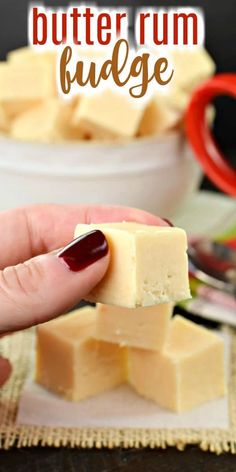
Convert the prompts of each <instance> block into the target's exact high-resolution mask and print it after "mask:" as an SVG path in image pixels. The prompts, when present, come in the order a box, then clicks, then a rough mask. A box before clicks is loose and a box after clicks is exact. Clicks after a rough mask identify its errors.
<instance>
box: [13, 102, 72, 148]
mask: <svg viewBox="0 0 236 472" xmlns="http://www.w3.org/2000/svg"><path fill="white" fill-rule="evenodd" d="M71 113H72V108H71V106H70V102H63V101H60V100H59V99H57V98H52V99H50V100H47V101H44V102H42V103H41V104H39V105H38V106H36V107H34V108H32V109H30V110H28V111H26V112H25V113H22V114H21V115H19V116H17V117H16V118H15V120H13V122H12V125H11V129H10V134H11V136H12V137H13V138H15V139H20V140H25V141H40V142H54V141H60V140H62V139H63V137H64V136H65V134H66V131H67V128H68V127H69V124H68V123H69V120H70V116H71Z"/></svg>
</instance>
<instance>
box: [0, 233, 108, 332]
mask: <svg viewBox="0 0 236 472" xmlns="http://www.w3.org/2000/svg"><path fill="white" fill-rule="evenodd" d="M108 262H109V257H108V244H107V241H106V239H105V236H104V235H103V233H102V232H101V231H98V230H95V231H91V232H90V233H87V234H85V235H83V236H80V237H79V238H77V239H76V240H74V241H72V243H70V244H69V245H68V246H66V248H64V249H63V250H61V251H60V252H59V253H58V254H55V253H51V254H45V255H42V256H38V257H35V258H33V259H30V260H29V261H27V262H25V263H23V264H19V265H17V266H12V267H7V268H6V269H4V270H2V271H0V306H1V318H0V333H4V332H6V331H12V330H18V329H22V328H26V327H28V326H32V325H34V324H38V323H42V322H44V321H47V320H49V319H51V318H53V317H55V316H57V315H60V314H61V313H63V312H64V311H66V310H68V309H69V308H71V307H72V306H73V305H75V304H76V303H78V302H79V301H80V300H81V298H85V297H86V295H87V294H88V293H89V292H90V291H91V290H92V289H93V287H95V286H96V285H97V283H98V282H99V281H100V280H101V279H102V277H103V276H104V274H105V272H106V270H107V267H108Z"/></svg>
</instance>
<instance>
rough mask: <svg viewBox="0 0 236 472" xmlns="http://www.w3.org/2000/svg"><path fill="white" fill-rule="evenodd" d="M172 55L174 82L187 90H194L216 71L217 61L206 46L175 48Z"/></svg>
mask: <svg viewBox="0 0 236 472" xmlns="http://www.w3.org/2000/svg"><path fill="white" fill-rule="evenodd" d="M171 57H172V62H173V69H174V75H173V79H172V80H173V83H174V84H175V86H178V87H179V88H180V89H183V90H185V91H187V92H192V91H193V89H194V88H195V87H196V86H197V85H198V84H200V83H202V82H203V81H204V80H206V79H207V78H209V77H211V76H212V75H213V74H214V72H215V63H214V61H213V59H212V58H211V56H210V55H209V53H208V52H207V51H206V49H204V47H200V46H199V47H193V48H179V49H174V50H173V51H172V52H171Z"/></svg>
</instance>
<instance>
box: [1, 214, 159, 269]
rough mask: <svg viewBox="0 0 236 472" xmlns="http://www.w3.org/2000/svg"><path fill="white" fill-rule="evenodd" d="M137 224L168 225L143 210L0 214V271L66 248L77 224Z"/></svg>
mask: <svg viewBox="0 0 236 472" xmlns="http://www.w3.org/2000/svg"><path fill="white" fill-rule="evenodd" d="M116 221H136V222H138V223H144V224H150V225H159V226H166V225H168V223H166V222H165V221H163V220H162V219H161V218H159V217H157V216H154V215H152V214H150V213H147V212H145V211H143V210H138V209H135V208H128V207H121V206H96V205H95V206H83V205H74V206H73V205H71V206H70V205H36V206H28V207H24V208H19V209H14V210H9V211H5V212H2V213H0V230H1V231H0V247H1V248H2V250H1V251H0V269H3V268H4V267H7V266H10V265H16V264H19V263H20V262H24V261H26V260H27V259H30V258H31V257H34V256H37V255H39V254H43V253H46V252H50V251H53V250H55V249H58V248H60V247H62V246H65V245H66V244H68V243H69V242H70V241H71V240H72V239H73V234H74V229H75V226H76V224H78V223H85V224H90V223H102V222H108V223H110V222H116Z"/></svg>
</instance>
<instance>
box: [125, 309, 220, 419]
mask: <svg viewBox="0 0 236 472" xmlns="http://www.w3.org/2000/svg"><path fill="white" fill-rule="evenodd" d="M128 378H129V382H130V384H131V385H132V386H133V388H134V389H135V390H136V391H137V392H138V393H139V394H140V395H143V396H144V397H146V398H149V399H150V400H154V401H155V402H156V403H157V404H158V405H160V406H162V407H165V408H168V409H170V410H172V411H176V412H182V411H186V410H190V409H191V408H194V407H196V406H198V405H201V404H202V403H205V402H208V401H210V400H214V399H216V398H218V397H221V396H223V395H224V394H225V390H226V389H225V373H224V343H223V340H222V339H221V338H220V337H219V336H217V335H216V334H214V333H212V332H210V331H209V330H207V329H206V328H202V327H201V326H198V325H196V324H195V323H192V322H191V321H188V320H185V319H184V318H182V317H181V316H176V317H174V318H173V321H172V322H171V329H170V334H169V339H168V340H167V345H166V347H165V348H164V350H163V351H159V352H157V351H156V352H154V351H147V350H144V349H132V348H129V349H128Z"/></svg>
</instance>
